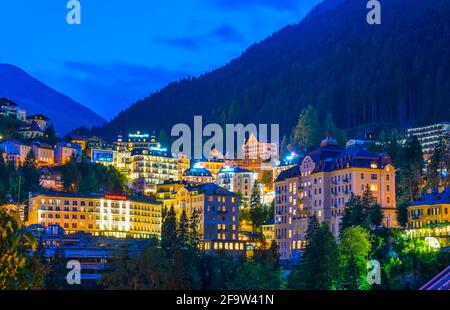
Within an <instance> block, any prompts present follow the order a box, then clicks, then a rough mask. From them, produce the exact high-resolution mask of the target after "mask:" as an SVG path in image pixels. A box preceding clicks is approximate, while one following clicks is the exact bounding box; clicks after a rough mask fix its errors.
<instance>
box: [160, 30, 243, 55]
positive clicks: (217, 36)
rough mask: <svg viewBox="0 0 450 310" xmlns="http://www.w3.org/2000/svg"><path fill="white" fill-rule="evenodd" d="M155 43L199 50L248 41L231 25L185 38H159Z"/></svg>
mask: <svg viewBox="0 0 450 310" xmlns="http://www.w3.org/2000/svg"><path fill="white" fill-rule="evenodd" d="M154 42H156V43H160V44H164V45H167V46H171V47H176V48H182V49H188V50H198V49H203V48H208V47H211V45H214V46H215V45H219V44H243V43H244V44H245V43H246V40H245V37H244V36H243V35H242V34H241V33H240V32H239V31H237V30H236V29H235V28H233V27H231V26H229V25H221V26H219V27H216V28H214V29H213V30H211V31H209V32H206V33H202V34H198V35H191V36H183V37H173V38H157V39H155V40H154Z"/></svg>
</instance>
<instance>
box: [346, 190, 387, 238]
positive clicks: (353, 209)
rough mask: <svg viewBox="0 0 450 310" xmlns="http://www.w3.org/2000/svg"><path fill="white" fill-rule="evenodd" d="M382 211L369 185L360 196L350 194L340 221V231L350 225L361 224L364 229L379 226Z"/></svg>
mask: <svg viewBox="0 0 450 310" xmlns="http://www.w3.org/2000/svg"><path fill="white" fill-rule="evenodd" d="M383 218H384V215H383V211H382V209H381V206H380V205H379V204H378V203H376V199H375V197H374V196H373V194H372V191H371V190H370V189H369V187H366V189H365V191H364V192H363V194H362V195H361V196H355V195H352V197H350V199H349V200H348V201H347V203H346V204H345V208H344V215H343V217H342V222H341V231H342V230H344V229H345V228H348V227H351V226H362V227H364V228H366V229H371V228H376V227H379V226H380V225H381V224H382V222H383Z"/></svg>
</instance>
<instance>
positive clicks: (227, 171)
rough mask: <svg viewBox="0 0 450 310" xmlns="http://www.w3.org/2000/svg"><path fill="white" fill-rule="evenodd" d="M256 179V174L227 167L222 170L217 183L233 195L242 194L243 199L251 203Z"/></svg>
mask: <svg viewBox="0 0 450 310" xmlns="http://www.w3.org/2000/svg"><path fill="white" fill-rule="evenodd" d="M256 177H257V174H256V172H253V171H250V170H247V169H242V168H239V167H229V166H225V167H224V168H222V169H220V172H219V174H218V178H217V181H216V183H217V185H219V186H221V187H223V188H226V189H227V190H229V191H231V192H233V193H241V194H242V196H243V198H244V199H246V200H247V201H248V203H250V198H251V196H252V189H253V185H254V184H255V182H256Z"/></svg>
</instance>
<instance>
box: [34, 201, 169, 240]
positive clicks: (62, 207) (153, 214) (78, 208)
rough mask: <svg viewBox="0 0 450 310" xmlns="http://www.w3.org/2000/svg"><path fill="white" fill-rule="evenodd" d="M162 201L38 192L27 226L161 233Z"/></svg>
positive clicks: (131, 235) (119, 233)
mask: <svg viewBox="0 0 450 310" xmlns="http://www.w3.org/2000/svg"><path fill="white" fill-rule="evenodd" d="M161 216H162V204H161V203H160V202H157V201H156V200H153V199H150V198H143V197H131V196H127V195H113V194H109V195H108V194H107V195H94V194H93V195H79V194H72V193H53V194H38V195H36V196H33V197H31V198H30V201H29V213H28V221H27V225H31V224H41V225H43V226H45V227H47V226H49V225H59V226H61V227H63V228H64V230H65V231H66V233H69V234H72V233H76V232H86V233H91V234H92V235H94V236H110V237H117V238H152V237H160V235H161Z"/></svg>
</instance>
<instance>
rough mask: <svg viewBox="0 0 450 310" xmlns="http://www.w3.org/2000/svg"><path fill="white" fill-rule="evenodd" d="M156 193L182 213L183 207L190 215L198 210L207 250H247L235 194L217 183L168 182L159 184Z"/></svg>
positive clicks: (200, 230)
mask: <svg viewBox="0 0 450 310" xmlns="http://www.w3.org/2000/svg"><path fill="white" fill-rule="evenodd" d="M156 196H157V199H158V200H160V201H162V202H163V204H164V206H165V207H166V208H170V207H173V208H174V210H175V212H176V213H177V215H178V216H180V215H181V213H182V211H183V210H184V211H185V212H186V215H187V216H188V217H191V216H192V214H193V212H194V210H195V211H196V212H197V213H198V215H199V225H198V232H199V235H200V237H201V239H202V246H203V249H204V250H206V251H209V250H220V249H223V250H233V251H243V250H244V242H242V241H239V201H238V200H239V199H238V198H239V197H238V195H236V194H235V193H232V192H230V191H228V190H226V189H224V188H221V187H220V186H218V185H216V184H213V183H209V184H200V185H195V184H190V183H187V182H166V183H164V184H160V185H158V190H157V193H156Z"/></svg>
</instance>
